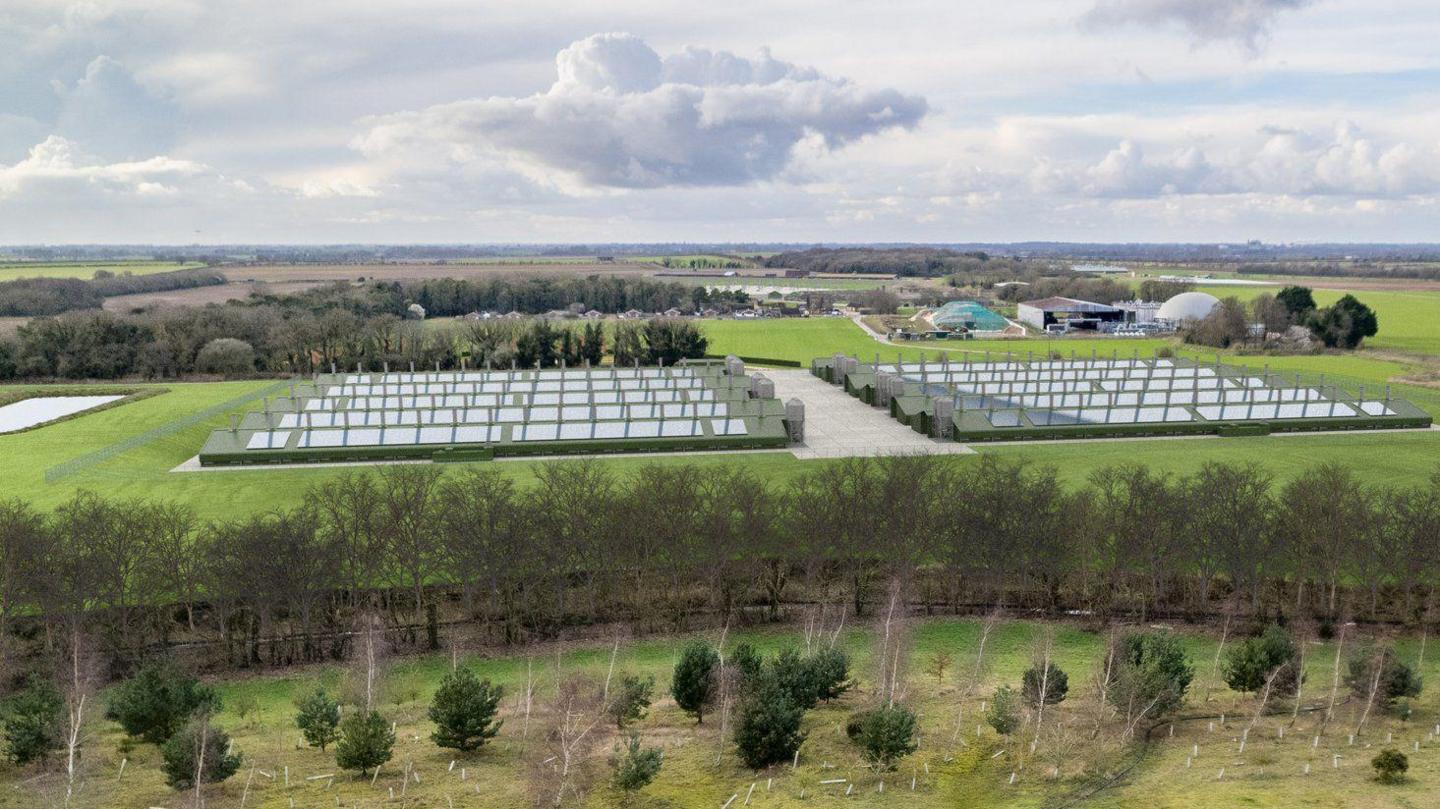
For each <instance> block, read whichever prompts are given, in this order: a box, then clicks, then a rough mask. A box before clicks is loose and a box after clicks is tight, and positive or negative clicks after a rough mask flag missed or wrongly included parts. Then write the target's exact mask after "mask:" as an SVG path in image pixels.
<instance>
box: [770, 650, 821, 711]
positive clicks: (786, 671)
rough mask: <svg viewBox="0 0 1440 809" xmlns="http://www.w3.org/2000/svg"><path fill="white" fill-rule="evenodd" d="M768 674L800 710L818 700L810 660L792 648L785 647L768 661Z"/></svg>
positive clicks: (812, 706)
mask: <svg viewBox="0 0 1440 809" xmlns="http://www.w3.org/2000/svg"><path fill="white" fill-rule="evenodd" d="M769 676H770V677H772V678H773V679H774V680H775V682H776V683H779V685H780V687H781V688H783V689H784V690H785V693H787V694H789V695H790V701H791V702H792V703H794V704H795V705H796V706H798V707H799V708H800V710H802V711H808V710H810V709H811V708H814V707H815V704H816V703H817V702H819V701H820V694H819V693H818V691H817V688H816V683H815V670H814V668H813V667H812V666H811V665H810V661H809V660H807V659H804V658H802V657H800V653H799V652H797V651H795V650H794V649H785V650H784V651H782V652H780V654H779V655H777V656H776V657H775V659H774V660H772V661H770V671H769Z"/></svg>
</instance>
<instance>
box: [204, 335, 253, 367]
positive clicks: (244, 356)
mask: <svg viewBox="0 0 1440 809" xmlns="http://www.w3.org/2000/svg"><path fill="white" fill-rule="evenodd" d="M195 370H197V371H199V372H200V373H202V374H221V375H225V376H230V375H235V374H248V373H251V372H253V371H254V370H255V349H254V348H253V347H251V345H250V344H249V343H247V342H245V341H244V340H236V339H235V338H233V337H220V338H217V339H215V340H211V341H210V342H208V343H206V344H205V345H204V346H203V347H202V348H201V349H200V353H198V354H196V355H195Z"/></svg>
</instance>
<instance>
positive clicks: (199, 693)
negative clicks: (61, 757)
mask: <svg viewBox="0 0 1440 809" xmlns="http://www.w3.org/2000/svg"><path fill="white" fill-rule="evenodd" d="M219 710H220V697H219V696H218V695H216V693H215V689H213V688H210V687H209V686H205V685H201V684H200V682H199V681H198V680H196V679H195V678H194V677H191V676H189V675H187V674H184V673H183V672H181V671H180V670H179V669H177V668H176V667H175V666H174V665H173V664H170V663H150V664H146V665H145V666H143V667H141V669H140V670H139V671H137V672H135V676H134V677H131V678H130V679H129V680H126V681H125V682H123V683H121V684H120V685H119V686H118V687H116V689H115V694H114V695H113V696H112V697H111V698H110V702H109V704H108V705H106V707H105V718H106V719H110V720H113V721H115V722H119V723H120V727H122V728H124V729H125V732H126V733H128V734H129V735H131V736H138V737H139V738H141V739H144V740H145V741H147V742H150V743H151V744H161V743H162V742H164V741H165V740H166V739H168V738H170V737H171V736H174V735H175V733H176V732H177V731H179V730H180V728H181V726H183V725H184V724H185V722H186V721H187V720H189V719H190V717H191V716H194V715H195V714H196V713H200V712H204V713H207V714H214V713H218V712H219Z"/></svg>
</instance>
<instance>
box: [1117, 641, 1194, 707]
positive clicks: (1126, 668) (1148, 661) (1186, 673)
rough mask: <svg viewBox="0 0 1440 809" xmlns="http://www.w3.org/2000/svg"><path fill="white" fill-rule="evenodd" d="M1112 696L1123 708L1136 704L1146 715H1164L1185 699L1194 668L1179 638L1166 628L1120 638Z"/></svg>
mask: <svg viewBox="0 0 1440 809" xmlns="http://www.w3.org/2000/svg"><path fill="white" fill-rule="evenodd" d="M1115 657H1116V659H1115V666H1114V673H1113V675H1112V679H1111V683H1110V689H1109V696H1110V701H1111V703H1112V704H1113V705H1115V706H1116V707H1118V708H1120V709H1122V710H1129V709H1131V708H1134V707H1136V706H1138V707H1140V708H1141V709H1142V710H1143V715H1144V716H1147V717H1157V716H1164V715H1165V714H1168V713H1171V712H1173V711H1175V710H1176V709H1177V708H1179V707H1180V706H1181V705H1183V704H1184V703H1185V692H1186V690H1187V689H1188V688H1189V687H1190V681H1191V680H1193V679H1195V668H1194V667H1193V666H1191V665H1190V662H1189V660H1187V659H1186V657H1185V650H1184V649H1183V648H1181V646H1180V641H1179V640H1178V639H1177V638H1176V637H1175V636H1173V635H1171V634H1169V633H1165V632H1140V633H1136V634H1132V635H1126V636H1125V637H1123V638H1121V639H1120V644H1119V647H1118V648H1117V649H1116V650H1115Z"/></svg>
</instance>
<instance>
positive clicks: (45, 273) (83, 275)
mask: <svg viewBox="0 0 1440 809" xmlns="http://www.w3.org/2000/svg"><path fill="white" fill-rule="evenodd" d="M201 266H204V265H202V264H200V263H199V262H174V261H93V262H91V261H54V262H51V261H34V262H31V261H9V262H7V261H0V281H14V280H16V279H17V278H79V279H81V280H85V281H88V280H90V279H91V278H94V277H95V273H96V271H98V270H105V271H106V272H112V273H115V274H116V275H122V274H124V273H130V274H131V275H154V274H155V273H161V272H174V271H175V270H187V269H190V268H191V267H201Z"/></svg>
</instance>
